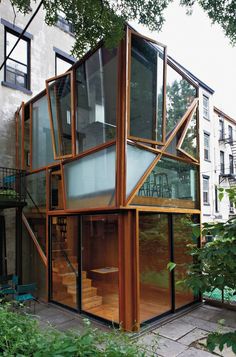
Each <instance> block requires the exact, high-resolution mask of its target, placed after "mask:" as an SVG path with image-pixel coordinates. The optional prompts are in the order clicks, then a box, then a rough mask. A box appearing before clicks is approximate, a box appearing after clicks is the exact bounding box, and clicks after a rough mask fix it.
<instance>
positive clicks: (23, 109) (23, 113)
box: [20, 102, 25, 170]
mask: <svg viewBox="0 0 236 357" xmlns="http://www.w3.org/2000/svg"><path fill="white" fill-rule="evenodd" d="M21 108H22V115H21V122H22V123H21V167H20V168H21V169H22V170H24V169H25V152H24V141H25V104H24V102H22V103H21Z"/></svg>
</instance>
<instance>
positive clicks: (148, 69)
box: [130, 35, 164, 141]
mask: <svg viewBox="0 0 236 357" xmlns="http://www.w3.org/2000/svg"><path fill="white" fill-rule="evenodd" d="M131 46H132V47H131V82H130V135H131V136H134V137H138V138H143V139H149V140H154V141H162V116H163V107H162V105H163V67H164V61H163V49H162V48H160V47H158V46H157V45H154V44H152V43H151V42H148V41H147V40H144V39H142V38H140V37H138V36H135V35H132V44H131Z"/></svg>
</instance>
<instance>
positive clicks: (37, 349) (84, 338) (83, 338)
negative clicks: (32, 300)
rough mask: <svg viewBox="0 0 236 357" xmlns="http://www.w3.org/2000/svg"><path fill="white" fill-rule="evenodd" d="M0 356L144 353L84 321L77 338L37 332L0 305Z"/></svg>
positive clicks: (139, 356) (130, 356)
mask: <svg viewBox="0 0 236 357" xmlns="http://www.w3.org/2000/svg"><path fill="white" fill-rule="evenodd" d="M0 326H1V328H0V355H1V356H6V357H16V356H17V357H45V356H47V357H102V356H105V357H122V356H124V357H144V356H145V353H144V352H143V350H142V349H141V347H139V346H138V345H137V344H136V343H135V342H134V341H133V340H130V338H129V337H128V336H127V335H125V334H124V333H122V332H121V331H113V332H111V333H104V332H101V331H99V330H97V329H93V328H91V326H90V322H89V321H88V320H85V321H84V329H83V331H82V332H81V333H80V334H76V333H74V332H66V333H62V332H59V331H57V330H55V329H53V328H48V329H46V330H45V329H44V330H41V329H40V327H39V324H38V321H36V320H34V319H32V318H31V317H30V316H28V315H21V314H19V313H16V312H14V311H12V306H11V305H10V304H2V305H0Z"/></svg>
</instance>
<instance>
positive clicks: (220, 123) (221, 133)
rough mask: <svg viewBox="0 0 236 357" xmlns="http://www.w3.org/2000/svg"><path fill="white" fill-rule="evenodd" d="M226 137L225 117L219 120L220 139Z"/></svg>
mask: <svg viewBox="0 0 236 357" xmlns="http://www.w3.org/2000/svg"><path fill="white" fill-rule="evenodd" d="M222 139H224V121H223V119H220V120H219V140H222Z"/></svg>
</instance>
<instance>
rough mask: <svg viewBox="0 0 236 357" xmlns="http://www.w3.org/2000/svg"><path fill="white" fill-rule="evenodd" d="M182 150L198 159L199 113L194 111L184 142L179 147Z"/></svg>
mask: <svg viewBox="0 0 236 357" xmlns="http://www.w3.org/2000/svg"><path fill="white" fill-rule="evenodd" d="M179 148H180V149H181V151H183V152H184V153H186V154H187V155H189V156H191V157H193V158H195V159H198V145H197V115H196V113H194V115H193V117H192V118H191V120H190V122H189V124H188V127H187V131H186V133H185V136H184V138H183V141H182V144H181V145H180V147H179Z"/></svg>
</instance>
